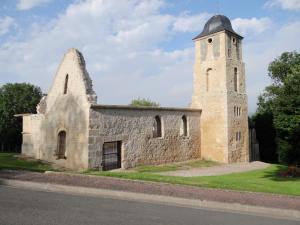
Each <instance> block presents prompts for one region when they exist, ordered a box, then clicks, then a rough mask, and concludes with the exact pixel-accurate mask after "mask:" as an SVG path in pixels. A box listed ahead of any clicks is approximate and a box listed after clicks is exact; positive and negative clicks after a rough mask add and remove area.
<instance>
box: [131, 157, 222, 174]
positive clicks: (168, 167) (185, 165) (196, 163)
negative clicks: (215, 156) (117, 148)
mask: <svg viewBox="0 0 300 225" xmlns="http://www.w3.org/2000/svg"><path fill="white" fill-rule="evenodd" d="M219 164H220V163H217V162H213V161H208V160H189V161H185V162H178V163H170V164H164V165H158V166H138V167H136V168H134V171H137V172H141V173H145V172H147V173H159V172H167V171H175V170H182V169H190V168H199V167H209V166H216V165H219Z"/></svg>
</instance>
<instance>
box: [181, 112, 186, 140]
mask: <svg viewBox="0 0 300 225" xmlns="http://www.w3.org/2000/svg"><path fill="white" fill-rule="evenodd" d="M181 135H182V136H185V137H186V136H188V124H187V118H186V116H185V115H183V116H182V118H181Z"/></svg>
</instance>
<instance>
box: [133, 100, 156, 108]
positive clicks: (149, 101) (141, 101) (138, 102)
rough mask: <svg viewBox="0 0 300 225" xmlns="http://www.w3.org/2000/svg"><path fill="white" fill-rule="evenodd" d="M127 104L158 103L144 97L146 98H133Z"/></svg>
mask: <svg viewBox="0 0 300 225" xmlns="http://www.w3.org/2000/svg"><path fill="white" fill-rule="evenodd" d="M129 105H131V106H148V107H159V103H157V102H154V101H151V100H150V99H146V98H137V99H133V100H132V101H131V103H130V104H129Z"/></svg>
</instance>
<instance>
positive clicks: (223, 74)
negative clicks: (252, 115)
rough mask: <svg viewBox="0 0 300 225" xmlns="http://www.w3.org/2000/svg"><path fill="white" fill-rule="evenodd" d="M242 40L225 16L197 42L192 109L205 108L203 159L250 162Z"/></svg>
mask: <svg viewBox="0 0 300 225" xmlns="http://www.w3.org/2000/svg"><path fill="white" fill-rule="evenodd" d="M242 39H243V37H242V36H240V35H238V34H237V33H236V32H235V31H234V30H233V29H232V26H231V22H230V20H229V19H228V18H227V17H226V16H223V15H215V16H213V17H212V18H210V19H209V20H208V21H207V23H206V24H205V26H204V29H203V31H202V32H201V33H200V34H199V35H198V36H196V37H195V38H194V39H193V40H194V42H195V64H194V91H193V97H192V107H193V108H200V109H202V116H201V157H202V158H204V159H209V160H214V161H219V162H224V163H233V162H245V161H248V160H249V145H248V139H249V138H248V106H247V94H246V88H245V66H244V63H243V61H242Z"/></svg>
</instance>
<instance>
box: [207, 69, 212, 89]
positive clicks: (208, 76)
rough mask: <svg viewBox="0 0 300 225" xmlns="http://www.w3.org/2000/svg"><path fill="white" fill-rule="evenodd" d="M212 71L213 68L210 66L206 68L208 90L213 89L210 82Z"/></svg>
mask: <svg viewBox="0 0 300 225" xmlns="http://www.w3.org/2000/svg"><path fill="white" fill-rule="evenodd" d="M211 73H212V69H211V68H208V69H207V70H206V91H210V89H211V87H210V86H211V85H210V82H211Z"/></svg>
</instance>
